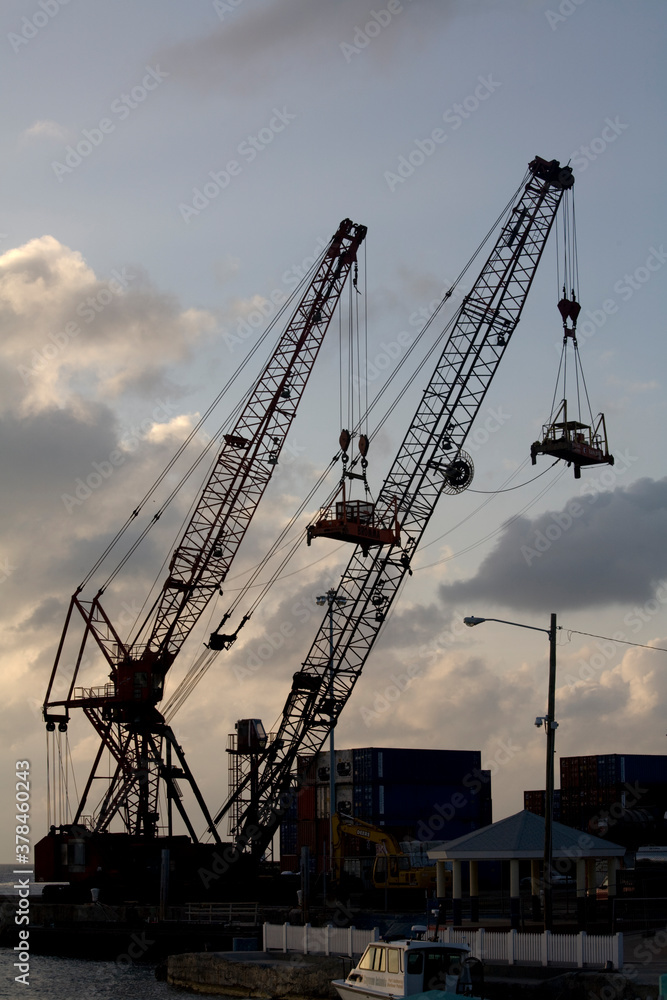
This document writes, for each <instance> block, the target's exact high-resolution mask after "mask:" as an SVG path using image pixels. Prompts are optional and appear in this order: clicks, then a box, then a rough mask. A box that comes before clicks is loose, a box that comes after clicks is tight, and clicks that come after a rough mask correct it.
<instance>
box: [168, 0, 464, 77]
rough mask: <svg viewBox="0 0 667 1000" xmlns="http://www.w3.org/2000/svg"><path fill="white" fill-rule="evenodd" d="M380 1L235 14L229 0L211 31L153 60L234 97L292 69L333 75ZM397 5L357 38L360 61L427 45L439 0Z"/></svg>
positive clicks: (319, 1) (297, 3) (283, 1)
mask: <svg viewBox="0 0 667 1000" xmlns="http://www.w3.org/2000/svg"><path fill="white" fill-rule="evenodd" d="M382 6H383V5H382V4H377V3H373V2H372V0H336V3H331V2H328V0H272V2H267V3H263V4H259V5H254V7H253V8H251V7H250V4H247V5H244V4H242V3H241V4H239V5H238V9H237V10H236V11H234V10H233V9H232V7H231V5H229V7H230V10H229V13H225V12H224V5H221V12H222V14H223V16H222V21H223V23H222V24H220V25H219V27H217V29H216V30H213V31H211V32H210V33H209V34H208V35H206V36H205V37H203V38H198V39H194V40H189V41H186V42H181V43H180V44H178V45H175V46H172V47H171V48H169V49H166V50H164V51H162V52H160V53H158V58H160V59H161V60H162V61H163V62H164V66H165V67H166V68H168V70H169V72H170V73H171V74H173V76H174V77H176V78H180V79H181V80H183V81H185V82H187V83H189V84H195V85H196V86H198V87H199V88H201V89H203V90H207V89H209V88H216V89H217V88H219V87H220V86H224V89H225V93H228V94H234V95H244V96H245V95H248V94H252V93H255V92H257V91H262V90H265V89H266V85H267V83H268V82H269V81H273V80H275V78H276V77H277V76H280V75H282V74H284V73H285V72H289V71H292V70H301V71H304V70H305V71H306V72H307V73H308V74H309V75H313V76H314V75H315V74H317V76H318V78H319V80H320V84H321V77H322V73H323V71H324V70H325V69H326V68H328V67H327V64H331V66H332V67H335V68H336V70H337V71H338V74H339V73H340V69H341V67H342V68H343V69H344V68H345V65H346V63H345V60H344V58H343V53H342V51H341V48H340V46H341V44H345V43H347V44H348V45H352V44H354V37H355V32H356V29H357V27H359V28H361V30H362V32H363V28H364V26H365V24H366V23H367V22H368V21H369V20H373V11H374V10H376V11H377V10H379V9H380V8H382ZM401 7H402V9H401V11H400V12H399V13H395V14H394V15H393V16H392V17H391V19H390V21H389V23H388V24H387V25H386V26H383V27H382V29H381V30H380V32H379V33H378V35H375V36H373V37H372V38H370V39H369V40H368V41H367V42H366V45H365V46H363V38H362V42H361V45H360V47H359V54H360V55H361V57H362V58H364V59H366V58H370V59H371V60H372V61H373V64H374V65H377V64H378V63H380V64H383V65H385V66H387V68H389V66H391V65H392V63H391V59H394V60H395V58H396V51H397V49H398V48H399V47H400V46H401V45H403V44H405V45H409V46H411V47H414V46H415V45H420V46H422V47H423V45H425V44H428V42H429V40H432V39H433V37H434V35H433V29H434V27H435V24H442V21H443V18H444V16H445V14H444V11H443V7H444V4H438V5H430V4H419V5H418V4H416V3H415V4H414V5H413V4H412V0H404V2H403V3H402V5H401ZM448 8H449V5H448ZM386 16H387V15H386V14H385V15H384V18H385V19H386ZM404 19H405V20H404ZM408 19H409V20H408ZM394 22H395V23H394ZM358 37H361V36H358ZM376 39H377V40H376ZM361 46H363V47H361ZM358 57H359V56H358V55H355V56H354V58H358ZM348 62H349V60H348ZM394 68H395V63H394Z"/></svg>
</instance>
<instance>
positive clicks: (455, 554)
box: [414, 466, 567, 573]
mask: <svg viewBox="0 0 667 1000" xmlns="http://www.w3.org/2000/svg"><path fill="white" fill-rule="evenodd" d="M552 468H553V466H552ZM566 472H567V468H566V467H563V468H562V469H561V470H560V472H559V473H558V474H557V475H556V476H554V478H553V480H552V481H551V482H549V483H547V485H546V486H544V487H543V488H542V489H541V490H540V492H539V493H538V494H537V496H536V497H533V499H532V500H530V501H529V502H528V503H527V504H524V506H523V507H522V508H521V510H518V511H517V512H516V513H515V514H512V516H511V517H509V518H507V520H505V521H503V523H502V524H501V525H499V526H498V527H497V528H495V529H494V530H493V531H490V532H489V533H488V534H487V535H484V536H483V537H482V538H478V539H477V541H476V542H472V543H471V544H470V545H467V546H466V547H465V548H464V549H460V550H459V551H458V552H452V553H451V554H450V555H448V556H444V557H443V558H442V559H436V561H435V562H432V563H428V565H426V566H415V568H414V572H415V573H417V572H418V571H419V570H421V569H431V568H432V567H433V566H439V565H440V564H441V563H444V562H449V561H450V560H452V559H457V558H458V557H459V556H464V555H466V554H467V553H468V552H472V550H473V549H476V548H478V547H479V546H480V545H483V543H484V542H487V541H488V540H489V539H490V538H495V536H496V535H498V534H499V533H500V532H501V531H502V530H503V529H504V528H505V527H507V526H509V525H510V524H513V523H514V522H515V521H516V520H518V518H520V517H521V516H522V515H523V514H525V513H526V511H527V510H530V508H531V507H534V506H535V504H536V503H537V502H538V500H541V499H542V497H543V496H544V495H545V493H548V492H549V490H550V489H551V487H552V486H555V485H556V483H557V482H558V480H559V479H561V478H562V477H563V476H564V475H565V473H566ZM445 534H448V532H445ZM440 538H444V535H441V536H440ZM436 541H440V539H439V538H436V539H434V540H433V542H436ZM433 542H429V544H430V545H432V544H433Z"/></svg>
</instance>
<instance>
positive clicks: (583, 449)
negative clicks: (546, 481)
mask: <svg viewBox="0 0 667 1000" xmlns="http://www.w3.org/2000/svg"><path fill="white" fill-rule="evenodd" d="M559 418H561V419H559ZM538 455H551V456H552V457H553V458H562V459H563V460H564V461H565V462H567V464H568V466H570V465H574V478H575V479H580V478H581V467H582V465H613V464H614V456H613V455H610V454H609V449H608V445H607V429H606V426H605V421H604V414H602V413H601V414H600V415H599V418H598V422H597V424H596V425H595V426H594V427H590V426H589V425H588V424H582V423H581V422H580V421H579V420H568V419H567V402H566V400H563V403H562V405H561V408H560V410H559V411H558V413H557V415H556V420H555V421H554V422H553V423H552V424H545V425H544V427H543V428H542V440H541V441H535V442H533V444H532V445H531V446H530V457H531V461H532V464H533V465H536V464H537V456H538Z"/></svg>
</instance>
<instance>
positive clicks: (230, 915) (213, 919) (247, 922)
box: [184, 903, 259, 927]
mask: <svg viewBox="0 0 667 1000" xmlns="http://www.w3.org/2000/svg"><path fill="white" fill-rule="evenodd" d="M258 914H259V904H258V903H188V905H187V906H186V908H185V914H184V917H185V920H187V921H188V923H193V924H233V925H234V926H235V927H257V926H258V923H259V920H258Z"/></svg>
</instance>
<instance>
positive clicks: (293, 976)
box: [167, 951, 350, 1000]
mask: <svg viewBox="0 0 667 1000" xmlns="http://www.w3.org/2000/svg"><path fill="white" fill-rule="evenodd" d="M349 962H350V960H349V959H348V960H347V967H346V968H345V969H344V964H343V959H342V958H340V957H330V958H326V957H323V956H319V955H295V954H291V955H282V954H275V953H270V954H269V953H268V952H262V951H255V952H243V953H239V952H204V953H200V954H186V955H170V957H169V960H168V962H167V982H168V983H170V984H171V985H173V986H181V987H185V988H187V989H189V990H194V991H195V992H200V993H220V994H222V995H226V996H244V997H257V998H272V997H280V998H283V997H284V998H285V1000H304V998H313V997H322V998H328V997H336V996H337V994H336V992H335V990H334V989H333V988H332V987H331V985H330V984H331V980H332V979H341V978H343V977H344V975H345V972H346V971H347V970H348V969H349Z"/></svg>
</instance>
